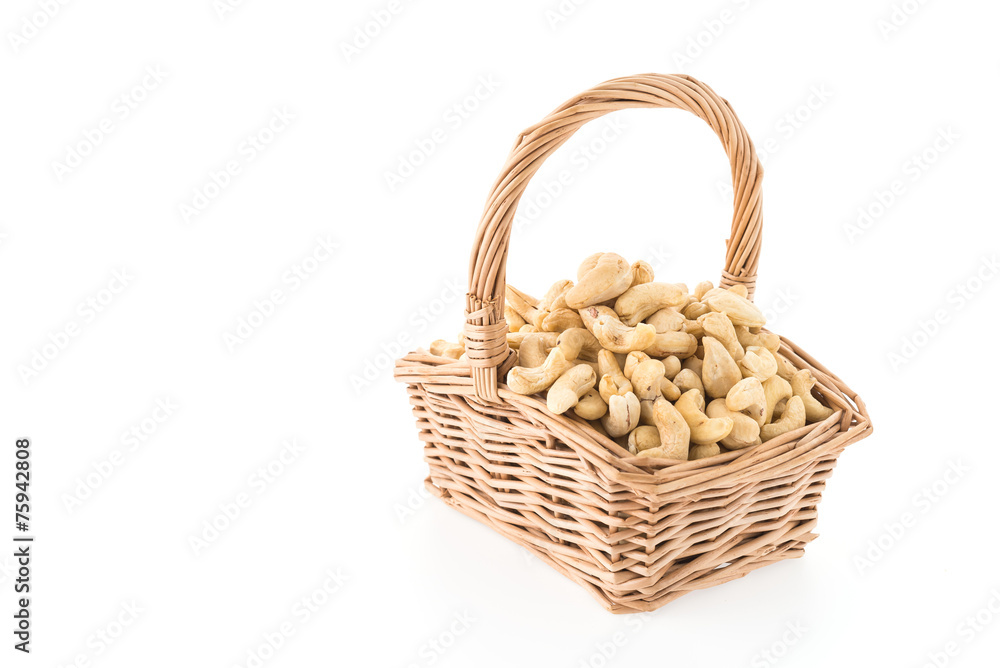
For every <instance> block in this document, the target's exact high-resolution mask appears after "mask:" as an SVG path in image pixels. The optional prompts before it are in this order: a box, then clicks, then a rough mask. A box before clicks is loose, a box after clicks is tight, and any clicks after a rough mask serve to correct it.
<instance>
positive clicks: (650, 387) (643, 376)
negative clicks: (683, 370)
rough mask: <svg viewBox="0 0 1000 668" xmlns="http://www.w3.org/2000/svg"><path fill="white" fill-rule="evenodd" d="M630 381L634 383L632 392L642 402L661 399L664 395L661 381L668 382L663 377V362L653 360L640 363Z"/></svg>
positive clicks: (633, 371)
mask: <svg viewBox="0 0 1000 668" xmlns="http://www.w3.org/2000/svg"><path fill="white" fill-rule="evenodd" d="M626 375H627V374H626ZM629 380H630V382H631V383H632V391H633V392H635V396H637V397H639V399H640V400H653V399H656V398H658V397H660V396H661V395H662V394H663V392H662V385H661V383H660V381H661V380H666V377H664V375H663V362H661V361H660V360H652V359H647V360H646V361H645V362H640V363H639V364H637V365H635V368H634V369H633V370H632V377H631V378H630V379H629Z"/></svg>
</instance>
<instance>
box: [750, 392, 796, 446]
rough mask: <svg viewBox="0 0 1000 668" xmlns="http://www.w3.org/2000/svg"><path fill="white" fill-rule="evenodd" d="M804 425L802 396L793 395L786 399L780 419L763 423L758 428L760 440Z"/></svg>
mask: <svg viewBox="0 0 1000 668" xmlns="http://www.w3.org/2000/svg"><path fill="white" fill-rule="evenodd" d="M805 425H806V408H805V406H804V405H803V404H802V397H800V396H799V395H795V396H794V397H792V398H791V399H789V400H788V405H786V406H785V410H784V412H783V413H782V414H781V419H780V420H778V421H777V422H772V423H771V424H766V425H764V426H763V427H762V428H761V430H760V438H761V440H762V441H769V440H771V439H772V438H776V437H778V436H781V435H782V434H785V433H788V432H790V431H792V430H795V429H799V428H801V427H804V426H805Z"/></svg>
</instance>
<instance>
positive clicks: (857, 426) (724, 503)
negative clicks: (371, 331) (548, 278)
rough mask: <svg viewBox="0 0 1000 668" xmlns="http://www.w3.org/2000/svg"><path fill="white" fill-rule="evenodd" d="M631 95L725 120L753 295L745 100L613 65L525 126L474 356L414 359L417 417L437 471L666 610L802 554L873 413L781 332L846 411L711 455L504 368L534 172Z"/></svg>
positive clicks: (594, 590) (496, 198) (753, 177)
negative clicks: (520, 384)
mask: <svg viewBox="0 0 1000 668" xmlns="http://www.w3.org/2000/svg"><path fill="white" fill-rule="evenodd" d="M625 107H670V108H681V109H686V110H688V111H691V112H692V113H695V114H697V115H698V116H700V117H701V118H703V119H704V120H706V122H708V123H709V125H710V126H711V127H712V128H713V129H714V130H715V131H716V133H717V134H718V135H719V137H720V139H721V140H722V142H723V145H724V147H725V148H726V151H727V154H728V155H729V157H730V160H731V162H732V165H733V183H734V193H735V197H734V202H735V208H736V212H735V214H734V217H733V232H732V234H731V237H730V240H729V242H728V247H727V264H726V265H725V269H724V270H723V274H722V281H721V284H722V285H733V284H736V283H740V284H743V285H745V286H747V288H748V292H749V294H750V296H751V297H752V295H753V287H754V280H755V278H756V265H757V257H758V252H759V245H760V179H761V174H762V172H761V170H760V165H759V161H758V160H757V157H756V155H755V153H754V150H753V145H752V143H750V141H749V139H748V138H747V137H746V133H745V130H744V129H743V126H742V125H741V124H740V123H739V121H738V120H736V118H735V115H734V114H733V113H732V110H731V109H730V108H729V105H728V103H727V102H726V101H725V100H723V99H722V98H719V97H718V96H717V95H715V93H714V92H712V91H711V89H710V88H708V87H707V86H705V85H704V84H701V83H700V82H698V81H696V80H694V79H691V78H690V77H686V76H680V75H641V76H637V77H628V78H624V79H617V80H614V81H610V82H606V83H605V84H601V85H600V86H598V87H596V88H594V89H592V90H590V91H587V92H586V93H583V94H582V95H580V96H578V97H576V98H574V99H572V100H570V101H569V102H567V103H566V104H565V105H563V106H562V107H560V108H559V109H557V110H555V111H554V112H553V113H552V114H550V115H549V117H548V118H546V120H545V121H543V122H542V123H540V124H538V125H537V126H534V127H533V128H529V129H528V130H526V131H525V132H524V133H522V135H521V136H520V137H519V140H518V143H517V144H515V147H514V151H513V153H512V154H511V157H510V159H509V160H508V163H507V165H506V167H505V170H504V174H503V175H502V176H501V178H500V179H499V180H498V181H497V183H496V184H495V185H494V189H493V195H492V196H491V199H490V202H489V203H488V205H487V208H486V211H485V212H484V215H483V221H482V223H481V224H480V229H479V234H478V236H477V248H476V249H475V250H474V253H473V269H472V275H471V277H470V291H469V296H468V304H467V309H466V311H467V313H466V315H467V322H466V329H465V336H466V350H467V356H468V359H467V360H461V361H456V360H454V359H450V358H445V357H438V356H434V355H430V354H428V353H422V352H414V353H411V354H409V355H407V356H406V357H404V358H402V359H401V360H398V361H397V364H396V370H395V377H396V378H397V379H398V380H400V381H402V382H404V383H406V384H407V391H408V393H409V396H410V404H411V405H412V407H413V414H414V416H415V417H416V419H417V429H418V431H419V438H420V440H421V441H423V443H424V459H425V461H426V462H427V463H428V465H429V466H430V475H429V476H428V478H427V480H426V483H425V484H426V485H427V488H428V489H429V490H430V491H431V492H432V493H433V494H434V495H436V496H437V497H439V498H441V499H442V500H443V501H444V502H445V503H447V504H448V505H450V506H452V507H454V508H456V509H457V510H460V511H461V512H463V513H465V514H466V515H468V516H470V517H473V518H475V519H477V520H479V521H480V522H482V523H484V524H487V525H489V526H491V527H493V528H494V529H495V530H496V531H498V532H499V533H501V534H503V535H504V536H506V537H508V538H509V539H511V540H512V541H514V542H515V543H518V544H520V545H522V546H524V547H525V548H526V549H528V550H530V551H531V552H532V553H533V554H534V555H536V556H537V557H539V558H540V559H541V560H543V561H544V562H546V563H547V564H549V565H550V566H552V567H553V568H555V569H556V570H557V571H559V572H560V573H563V574H564V575H566V576H567V577H569V578H570V579H572V580H573V581H574V582H577V583H579V584H580V585H581V586H583V587H584V588H585V589H586V590H587V591H589V592H590V593H591V595H593V596H594V597H595V598H596V599H597V600H598V601H599V602H600V603H601V605H603V606H604V607H605V608H607V609H608V610H610V611H611V612H614V613H632V612H644V611H651V610H655V609H657V608H659V607H660V606H662V605H664V604H666V603H668V602H669V601H672V600H674V599H675V598H678V597H679V596H683V595H684V594H686V593H688V592H690V591H693V590H695V589H704V588H706V587H711V586H713V585H717V584H722V583H724V582H728V581H730V580H734V579H736V578H740V577H743V576H744V575H746V574H747V573H749V572H750V571H753V570H755V569H757V568H760V567H762V566H766V565H768V564H771V563H774V562H776V561H780V560H782V559H790V558H794V557H799V556H801V555H802V554H803V551H804V548H805V545H806V544H807V543H808V542H810V541H811V540H813V539H814V538H815V537H816V533H814V530H815V528H816V523H817V507H818V505H819V502H820V499H821V495H822V492H823V489H824V487H825V485H826V480H827V478H829V477H830V476H831V474H832V472H833V468H834V466H835V464H836V462H837V457H838V456H839V455H840V453H841V452H842V451H843V450H844V448H846V447H847V446H848V445H850V444H852V443H855V442H857V441H859V440H861V439H863V438H865V437H866V436H868V435H869V434H870V433H871V431H872V428H871V423H870V421H869V418H868V413H867V411H866V409H865V405H864V402H862V401H861V399H860V398H858V397H857V395H855V394H854V392H852V391H851V390H850V389H849V388H848V387H847V386H846V385H845V384H844V383H843V382H842V381H841V380H840V379H839V378H837V376H835V375H834V374H833V373H831V372H830V371H829V370H827V369H826V368H825V367H823V366H822V365H821V364H819V363H818V362H817V361H816V360H814V359H813V358H811V357H810V356H809V355H807V354H806V353H805V352H803V351H802V350H800V349H799V348H798V347H797V346H795V345H794V344H793V343H791V342H790V341H788V340H787V339H784V338H783V339H782V340H781V341H782V342H781V348H780V350H779V352H781V353H782V354H783V355H784V356H785V357H786V358H787V359H788V360H790V361H791V362H792V363H793V364H794V365H795V366H796V367H797V368H799V369H809V370H810V371H811V372H812V374H813V376H814V377H815V378H816V386H815V388H814V391H815V392H816V393H817V396H818V397H819V398H820V400H821V401H823V402H824V403H826V404H827V405H828V406H830V407H831V408H833V409H834V413H833V414H832V415H831V416H830V417H828V418H827V419H825V420H823V421H822V422H817V423H814V424H809V425H806V426H804V427H802V428H800V429H797V430H795V431H791V432H788V433H786V434H783V435H782V436H779V437H777V438H773V439H771V440H769V441H766V442H764V443H763V444H761V445H758V446H755V447H751V448H747V449H744V450H737V451H733V452H726V451H724V452H723V453H722V454H719V455H716V456H714V457H708V458H705V459H700V460H696V461H687V462H680V461H668V460H662V459H661V460H655V459H651V458H639V457H634V456H632V455H631V454H630V453H629V452H628V451H627V450H625V449H623V448H621V447H620V446H619V445H618V444H617V443H616V442H615V441H613V440H611V439H609V438H607V437H605V436H603V435H601V434H600V433H598V432H597V431H595V430H594V429H593V428H592V427H591V426H590V425H589V424H588V423H587V422H586V421H584V420H581V419H579V418H577V417H575V416H574V415H572V412H569V413H567V414H564V415H556V414H553V413H551V412H549V411H548V409H547V407H546V404H545V401H544V400H542V399H540V398H539V397H537V396H522V395H519V394H516V393H514V392H511V391H510V390H509V389H508V387H507V386H506V385H505V384H503V383H502V382H500V381H502V379H503V378H504V377H505V374H506V371H507V370H508V369H509V368H510V367H511V366H512V365H513V364H514V363H515V362H516V359H517V355H516V351H513V350H510V349H509V348H508V347H507V344H506V331H507V328H506V323H505V322H504V320H503V303H504V294H505V287H506V286H505V283H504V280H505V279H504V270H505V268H506V256H507V243H508V238H509V233H510V225H511V220H512V218H513V213H514V209H515V208H516V205H517V202H518V200H519V199H520V196H521V194H522V193H523V190H524V187H525V185H526V183H527V181H528V179H529V178H530V176H531V175H533V174H534V172H535V171H536V170H537V169H538V166H539V165H540V164H541V162H542V159H544V157H547V156H548V155H549V154H550V153H551V152H552V151H554V150H555V148H557V147H558V146H559V145H561V144H562V143H564V142H565V141H566V139H568V137H569V136H571V135H572V134H573V132H574V131H575V130H576V129H577V128H578V127H579V126H580V125H582V124H583V123H586V122H587V121H589V120H591V119H593V118H596V117H599V116H600V115H603V114H604V113H608V112H610V111H614V110H615V109H620V108H625Z"/></svg>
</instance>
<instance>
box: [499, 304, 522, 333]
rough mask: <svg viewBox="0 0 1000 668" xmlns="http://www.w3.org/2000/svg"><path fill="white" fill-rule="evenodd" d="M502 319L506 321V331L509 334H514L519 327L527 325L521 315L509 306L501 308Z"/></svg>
mask: <svg viewBox="0 0 1000 668" xmlns="http://www.w3.org/2000/svg"><path fill="white" fill-rule="evenodd" d="M503 319H504V320H506V321H507V329H508V331H510V332H516V331H517V330H519V329H521V327H523V326H525V325H527V324H528V323H527V322H525V320H524V318H522V317H521V314H520V313H518V312H517V311H515V310H514V307H513V306H511V305H510V304H506V303H505V304H504V307H503Z"/></svg>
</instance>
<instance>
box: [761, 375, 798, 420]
mask: <svg viewBox="0 0 1000 668" xmlns="http://www.w3.org/2000/svg"><path fill="white" fill-rule="evenodd" d="M794 394H795V393H794V392H792V386H791V385H790V384H789V383H788V381H787V380H785V379H784V378H782V377H781V376H771V377H770V378H768V379H767V380H765V381H764V401H765V406H764V423H765V424H767V423H768V422H770V421H771V419H772V418H773V417H774V409H775V407H776V406H777V405H778V402H779V401H781V400H782V399H791V398H792V395H794Z"/></svg>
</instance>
